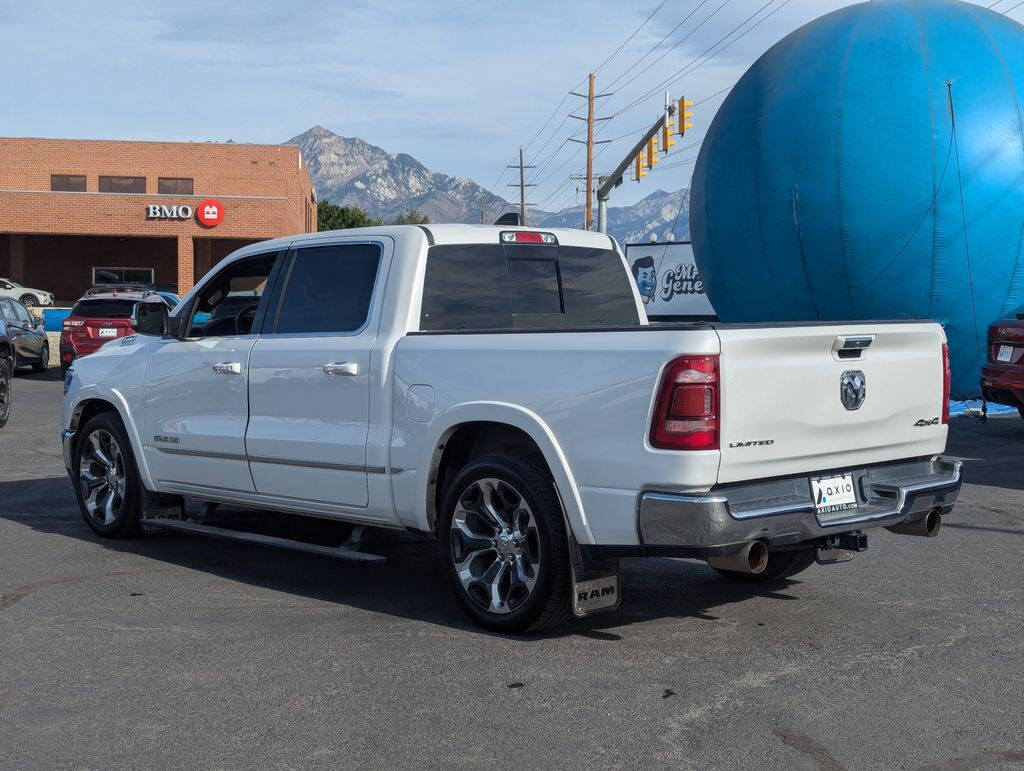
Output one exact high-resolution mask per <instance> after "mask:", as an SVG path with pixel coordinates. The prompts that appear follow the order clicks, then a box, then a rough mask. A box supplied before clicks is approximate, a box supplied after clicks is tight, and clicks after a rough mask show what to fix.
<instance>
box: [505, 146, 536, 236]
mask: <svg viewBox="0 0 1024 771" xmlns="http://www.w3.org/2000/svg"><path fill="white" fill-rule="evenodd" d="M508 168H510V169H514V168H516V166H509V167H508ZM518 168H519V184H518V185H516V183H514V182H511V183H509V184H508V185H507V187H518V188H519V224H520V225H525V224H526V207H527V206H534V205H535V204H532V203H527V202H526V188H528V187H537V186H536V185H528V184H526V170H527V169H535V168H537V167H536V166H527V165H526V164H525V163H523V148H522V147H521V146H520V148H519V166H518Z"/></svg>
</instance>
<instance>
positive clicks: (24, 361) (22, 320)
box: [0, 297, 50, 372]
mask: <svg viewBox="0 0 1024 771" xmlns="http://www.w3.org/2000/svg"><path fill="white" fill-rule="evenodd" d="M0 319H3V322H4V325H5V327H6V328H7V338H8V340H9V342H10V346H11V350H12V353H13V359H12V362H11V365H12V366H11V369H12V371H13V370H15V369H17V368H18V367H22V366H30V367H32V369H33V370H34V371H36V372H46V368H47V367H48V366H49V364H50V343H49V340H48V338H47V337H46V325H45V323H44V322H43V320H42V318H40V317H39V316H33V315H32V314H31V313H29V311H28V309H27V308H26V307H25V306H24V305H22V304H21V303H20V302H18V301H17V300H11V299H10V298H7V297H0Z"/></svg>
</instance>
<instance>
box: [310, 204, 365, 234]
mask: <svg viewBox="0 0 1024 771" xmlns="http://www.w3.org/2000/svg"><path fill="white" fill-rule="evenodd" d="M379 224H380V221H379V220H375V219H373V218H372V217H370V216H368V215H367V213H366V212H364V211H363V210H362V209H360V208H359V207H358V206H338V205H337V204H334V203H331V202H330V201H328V200H323V201H319V202H318V203H317V207H316V229H317V230H345V229H346V228H367V227H372V226H373V225H379Z"/></svg>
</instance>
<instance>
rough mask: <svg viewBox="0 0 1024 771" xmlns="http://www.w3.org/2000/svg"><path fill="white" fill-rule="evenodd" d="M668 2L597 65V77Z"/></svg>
mask: <svg viewBox="0 0 1024 771" xmlns="http://www.w3.org/2000/svg"><path fill="white" fill-rule="evenodd" d="M667 2H668V0H661V3H659V5H658V7H657V8H655V9H654V10H653V11H651V14H650V16H648V17H647V18H646V19H644V20H643V21H642V22H641V23H640V26H639V27H637V28H636V29H635V30H633V34H632V35H630V36H629V37H628V38H626V39H625V40H623V41H622V45H620V46H619V47H618V48H616V49H615V50H614V51H612V52H611V55H610V56H609V57H608V58H607V59H605V60H604V61H603V62H601V63H600V64H599V65H597V67H595V68H594V74H595V75H596V74H597V73H598V72H600V71H601V68H602V67H604V66H605V65H606V64H607V63H608V62H610V61H611V60H612V59H614V58H615V55H616V54H617V53H618V52H619V51H621V50H622V49H623V48H625V47H626V44H627V43H628V42H629V41H630V40H632V39H633V38H635V37H636V36H637V33H638V32H640V30H642V29H643V28H644V27H645V26H647V22H649V21H650V20H651V19H653V18H654V14H656V13H657V12H658V11H660V10H661V9H662V8H663V7H664V6H665V3H667ZM704 2H707V0H704Z"/></svg>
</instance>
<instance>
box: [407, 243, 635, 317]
mask: <svg viewBox="0 0 1024 771" xmlns="http://www.w3.org/2000/svg"><path fill="white" fill-rule="evenodd" d="M639 325H640V319H639V315H638V313H637V308H636V300H635V299H634V296H633V287H632V284H631V277H630V276H629V274H628V273H627V272H626V269H625V267H624V266H623V262H622V258H621V257H620V256H619V255H618V253H617V252H615V251H612V250H611V249H593V248H585V247H574V246H555V245H540V244H538V245H533V244H530V245H526V244H510V245H505V246H503V245H499V244H454V245H445V246H432V247H430V249H429V251H428V252H427V266H426V275H425V277H424V284H423V304H422V310H421V315H420V330H421V331H431V332H439V331H458V330H507V329H559V328H567V329H569V328H575V329H581V328H582V329H587V328H601V327H623V326H639Z"/></svg>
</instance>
